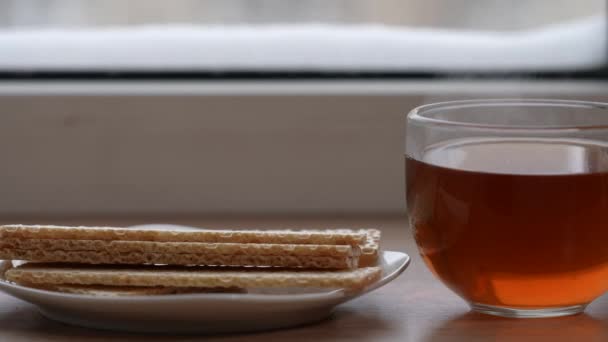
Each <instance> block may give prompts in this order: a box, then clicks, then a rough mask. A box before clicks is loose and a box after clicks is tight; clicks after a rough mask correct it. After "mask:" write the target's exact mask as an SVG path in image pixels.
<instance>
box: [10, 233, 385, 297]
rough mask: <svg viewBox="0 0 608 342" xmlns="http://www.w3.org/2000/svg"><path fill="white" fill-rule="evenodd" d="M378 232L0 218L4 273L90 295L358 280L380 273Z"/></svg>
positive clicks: (358, 283)
mask: <svg viewBox="0 0 608 342" xmlns="http://www.w3.org/2000/svg"><path fill="white" fill-rule="evenodd" d="M379 242H380V231H378V230H376V229H361V230H349V229H338V230H316V231H313V230H308V231H289V230H274V231H271V230H266V231H260V230H255V231H254V230H151V229H133V228H110V227H64V226H26V225H7V226H0V259H5V260H21V261H27V262H26V263H22V264H20V265H18V266H16V267H13V268H10V269H8V270H6V271H5V273H4V276H5V278H6V279H7V280H9V281H12V282H15V283H18V284H21V285H26V286H31V287H37V288H43V289H47V290H55V291H61V292H69V293H88V294H94V295H134V294H136V295H140V294H172V293H192V292H218V291H220V292H225V291H228V292H234V291H236V292H243V291H246V290H248V289H254V288H309V287H313V288H349V289H353V288H362V287H365V286H366V285H369V284H371V283H373V282H374V281H376V280H378V279H379V278H380V276H381V269H380V268H379V267H377V266H375V265H376V263H377V259H378V252H379Z"/></svg>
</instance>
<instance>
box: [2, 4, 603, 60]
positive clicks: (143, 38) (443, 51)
mask: <svg viewBox="0 0 608 342" xmlns="http://www.w3.org/2000/svg"><path fill="white" fill-rule="evenodd" d="M607 38H608V37H607V34H606V18H605V17H600V16H598V17H591V18H586V19H582V20H579V21H575V22H569V23H562V24H559V25H553V26H547V27H541V28H538V29H534V30H525V31H517V32H506V33H504V32H502V33H501V32H481V31H479V32H476V31H452V30H438V29H411V28H399V27H389V26H378V25H352V26H346V25H343V26H335V25H334V26H332V25H320V24H318V25H317V24H314V25H270V26H268V25H266V26H183V25H167V26H144V27H124V28H100V29H91V28H88V29H77V30H76V29H72V30H50V29H46V30H28V31H23V30H3V31H0V70H14V69H17V70H31V69H35V70H83V69H84V70H91V69H94V70H123V69H125V70H248V71H251V70H254V71H278V70H299V71H328V70H331V71H357V70H365V71H420V70H423V71H487V70H492V71H526V70H535V71H539V70H573V69H585V68H590V67H595V66H600V65H605V63H606V60H607V56H606V51H607V45H606V41H607Z"/></svg>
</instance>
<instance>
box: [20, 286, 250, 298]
mask: <svg viewBox="0 0 608 342" xmlns="http://www.w3.org/2000/svg"><path fill="white" fill-rule="evenodd" d="M30 287H35V288H39V289H41V290H47V291H56V292H63V293H71V294H80V295H89V296H101V297H122V296H150V295H169V294H185V293H246V292H247V291H246V290H245V289H238V288H230V287H227V288H226V287H216V288H196V287H163V286H108V285H73V284H58V285H30Z"/></svg>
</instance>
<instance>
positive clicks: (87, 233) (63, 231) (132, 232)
mask: <svg viewBox="0 0 608 342" xmlns="http://www.w3.org/2000/svg"><path fill="white" fill-rule="evenodd" d="M0 238H19V239H66V240H127V241H161V242H224V243H229V242H232V243H267V244H312V245H351V246H356V245H360V244H363V243H364V242H365V239H366V236H365V234H362V233H354V232H350V233H347V232H333V231H324V232H319V231H287V230H275V231H272V230H205V229H201V230H196V231H195V230H191V229H188V230H179V229H174V230H160V229H133V228H112V227H67V226H50V225H4V226H0Z"/></svg>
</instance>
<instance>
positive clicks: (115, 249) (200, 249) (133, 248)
mask: <svg viewBox="0 0 608 342" xmlns="http://www.w3.org/2000/svg"><path fill="white" fill-rule="evenodd" d="M5 248H6V249H24V250H37V249H41V250H45V251H55V250H61V251H98V252H101V251H104V252H112V253H128V252H139V253H168V254H177V253H184V254H185V253H191V254H234V255H241V254H243V255H265V256H272V255H282V256H285V255H292V256H307V255H308V256H329V257H352V256H357V255H358V254H359V247H358V246H355V247H353V246H349V245H294V244H267V243H207V242H156V241H108V240H65V239H18V238H3V239H1V240H0V249H5ZM243 266H247V265H243Z"/></svg>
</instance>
